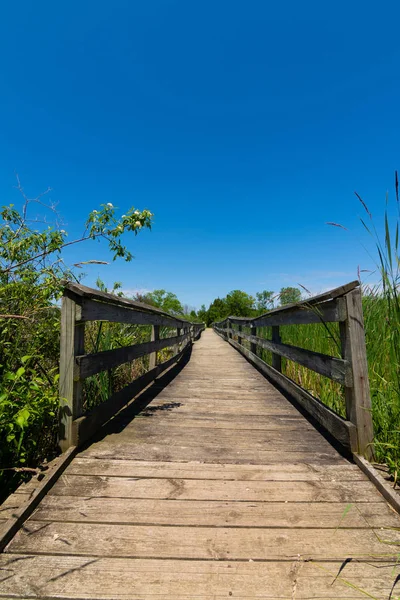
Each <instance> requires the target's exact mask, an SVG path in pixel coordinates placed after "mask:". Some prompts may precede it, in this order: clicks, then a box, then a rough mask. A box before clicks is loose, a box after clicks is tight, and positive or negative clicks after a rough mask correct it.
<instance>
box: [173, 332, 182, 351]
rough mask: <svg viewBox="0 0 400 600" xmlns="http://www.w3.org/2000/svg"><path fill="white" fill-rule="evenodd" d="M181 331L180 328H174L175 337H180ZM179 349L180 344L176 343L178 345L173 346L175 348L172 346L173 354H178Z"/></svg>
mask: <svg viewBox="0 0 400 600" xmlns="http://www.w3.org/2000/svg"><path fill="white" fill-rule="evenodd" d="M181 331H182V330H181V328H180V327H177V328H176V335H177V336H180V335H181ZM179 348H180V344H179V342H178V343H177V344H175V346H174V354H178V353H179Z"/></svg>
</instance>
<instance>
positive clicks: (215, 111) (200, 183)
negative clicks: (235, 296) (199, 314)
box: [0, 0, 400, 307]
mask: <svg viewBox="0 0 400 600" xmlns="http://www.w3.org/2000/svg"><path fill="white" fill-rule="evenodd" d="M399 22H400V5H399V3H398V2H392V1H390V0H389V1H388V2H384V3H380V4H378V3H377V2H372V1H363V2H361V1H354V0H352V1H350V2H349V1H348V0H347V1H346V2H344V1H341V0H339V1H335V2H330V3H328V2H322V1H321V0H318V1H314V0H313V1H307V0H305V1H304V2H299V1H298V0H290V1H282V2H271V1H267V0H259V1H251V0H250V1H249V0H248V1H246V2H243V1H241V2H238V1H235V0H229V1H220V0H213V1H212V2H211V1H208V0H203V2H196V3H195V2H188V1H187V0H185V1H184V0H180V1H170V0H163V1H161V0H159V1H155V0H146V1H141V2H139V1H136V0H114V1H113V2H111V1H110V0H108V1H107V2H104V1H102V0H96V1H89V0H80V1H79V2H76V1H73V0H69V1H68V2H65V1H64V2H54V0H52V1H45V0H41V1H40V2H34V1H33V0H32V1H26V0H25V1H24V0H20V1H18V2H3V3H2V6H1V18H0V56H1V89H0V92H1V93H0V114H1V128H0V135H1V144H0V152H1V156H0V191H1V202H0V203H1V204H5V203H8V202H18V195H17V193H16V191H15V190H14V189H13V185H14V183H15V179H14V173H15V172H18V173H19V176H20V178H21V181H22V184H23V185H24V187H25V190H26V192H27V193H28V194H29V195H30V196H34V195H36V194H37V193H39V192H41V191H43V190H44V189H46V188H47V187H48V186H50V187H51V188H52V189H53V191H52V193H51V198H52V200H53V201H57V202H58V203H59V210H60V212H61V213H62V214H63V216H64V220H65V229H67V230H68V231H69V233H70V236H71V237H72V236H73V235H76V234H78V233H79V232H81V230H82V223H83V222H84V220H85V217H86V215H87V213H88V212H89V211H90V210H92V209H94V208H96V207H98V205H99V204H100V203H103V202H112V203H113V204H115V205H117V206H119V207H120V208H121V212H124V211H126V210H127V208H128V207H129V206H131V205H135V207H137V208H140V209H141V208H149V209H150V210H151V211H152V212H154V214H155V219H154V227H153V231H152V232H151V233H144V234H143V235H140V236H138V237H137V238H135V239H132V242H129V246H130V248H131V250H132V251H133V253H134V255H135V256H136V259H135V260H134V261H133V262H131V263H128V264H125V263H122V262H118V263H113V264H111V265H110V266H104V267H98V266H96V267H94V266H91V267H88V268H87V269H86V272H87V274H88V275H87V278H86V279H85V282H86V283H87V285H92V284H93V282H94V281H95V279H96V277H97V275H100V276H101V277H102V278H103V280H104V281H105V282H106V283H107V284H108V285H111V284H112V282H113V281H114V280H121V281H122V282H123V287H124V288H125V289H129V290H134V289H154V288H166V289H167V290H170V291H173V292H175V293H176V294H177V295H178V296H179V298H180V299H181V300H182V301H183V302H185V303H188V304H191V305H195V306H197V307H199V306H200V304H201V303H203V302H204V303H208V302H210V301H211V300H212V299H213V298H214V297H216V296H224V295H225V294H226V293H227V292H229V291H230V290H232V289H238V288H239V289H243V290H245V291H247V292H249V293H253V294H254V293H255V292H256V291H258V290H262V289H272V290H275V291H277V290H279V288H280V287H281V286H286V285H296V284H297V283H302V284H303V285H305V286H307V287H309V288H310V289H311V290H312V291H315V292H317V291H320V290H322V289H326V288H329V287H331V286H335V285H337V284H340V283H344V282H346V281H348V280H351V279H354V278H356V274H357V266H358V265H361V267H362V268H367V267H370V266H371V261H370V259H369V258H368V255H367V254H366V252H365V250H364V249H363V247H362V245H361V242H362V241H366V242H367V244H369V245H370V246H371V244H370V243H369V242H368V240H367V238H366V237H365V236H364V235H363V234H362V232H361V228H360V226H359V225H358V216H359V215H360V214H362V207H361V206H360V205H359V203H358V201H357V199H356V198H355V196H354V193H353V192H354V190H357V191H358V192H359V193H360V194H361V195H362V196H363V198H364V199H365V201H366V202H367V204H368V206H369V208H370V210H371V212H372V213H373V214H374V216H376V218H377V220H378V221H379V218H380V217H381V216H382V213H383V210H384V203H385V192H386V190H388V189H389V191H390V192H391V193H392V191H393V178H394V175H393V174H394V170H395V169H396V168H399V167H400V156H399V147H400V136H399V118H400V108H399V97H400V94H399V92H400V44H399ZM392 199H393V193H392ZM326 221H336V222H338V223H342V224H344V225H347V226H348V227H349V228H350V229H351V230H352V231H351V232H345V231H343V230H340V229H336V228H333V227H329V226H327V225H325V222H326ZM105 256H106V252H105V248H103V247H102V246H98V245H95V244H93V245H92V246H90V245H87V246H86V247H85V248H79V249H78V248H76V249H75V250H74V252H73V253H70V255H69V258H71V260H79V259H81V260H82V259H86V260H87V259H90V258H92V259H93V258H96V259H99V258H104V257H105Z"/></svg>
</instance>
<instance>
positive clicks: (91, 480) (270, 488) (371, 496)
mask: <svg viewBox="0 0 400 600" xmlns="http://www.w3.org/2000/svg"><path fill="white" fill-rule="evenodd" d="M51 495H53V496H63V495H68V496H86V497H91V498H94V497H99V496H101V497H103V498H104V497H108V498H151V499H153V500H155V499H159V500H163V499H164V500H171V499H174V500H176V499H179V500H210V501H213V500H217V501H221V500H227V501H228V500H231V501H249V502H250V501H251V502H279V501H280V500H281V499H282V498H283V497H284V498H285V500H286V501H287V502H313V503H314V502H354V501H357V502H368V501H369V500H370V501H375V502H379V501H381V500H382V496H381V495H380V494H379V492H378V491H377V490H376V488H375V487H374V486H373V484H372V483H371V482H370V481H368V480H361V481H328V480H325V481H296V482H292V484H291V485H290V486H288V485H287V481H220V480H209V481H207V480H204V479H182V478H169V479H162V478H154V479H152V478H132V477H130V478H129V477H107V476H98V475H85V476H83V475H70V474H65V475H63V476H62V477H61V478H60V479H59V480H58V481H57V483H56V484H55V485H54V487H53V488H52V490H51Z"/></svg>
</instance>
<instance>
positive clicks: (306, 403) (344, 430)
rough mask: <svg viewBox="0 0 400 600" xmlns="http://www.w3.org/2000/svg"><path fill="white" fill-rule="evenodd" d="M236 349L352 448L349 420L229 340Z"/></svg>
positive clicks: (351, 431) (353, 443) (354, 434)
mask: <svg viewBox="0 0 400 600" xmlns="http://www.w3.org/2000/svg"><path fill="white" fill-rule="evenodd" d="M230 344H232V345H233V346H234V347H235V348H236V349H237V350H239V351H240V352H241V353H242V354H244V355H245V356H246V358H248V359H249V360H250V361H251V362H253V363H254V364H255V365H256V366H257V367H258V368H259V369H260V370H261V371H263V372H264V373H265V374H266V375H267V376H268V377H270V378H271V379H272V380H273V381H274V382H275V383H277V384H278V385H279V386H280V387H281V388H283V389H284V390H285V391H287V392H288V393H289V394H290V395H291V396H292V397H293V398H295V399H296V401H297V402H299V404H300V405H301V406H302V407H303V408H304V409H305V410H306V411H307V412H308V413H309V414H310V415H311V416H312V417H313V418H314V419H316V421H318V423H320V424H321V425H323V427H325V429H326V430H327V431H329V433H331V434H332V435H333V437H334V438H336V439H337V440H338V441H339V442H340V443H341V444H342V445H343V446H344V447H346V448H349V449H354V447H355V443H356V431H355V426H354V425H353V424H352V423H350V422H349V421H345V420H344V419H342V418H341V417H339V415H337V414H336V413H334V412H333V411H332V410H330V409H329V408H328V407H327V406H325V405H324V404H322V402H320V401H319V400H317V399H316V398H314V397H313V396H311V394H309V393H308V392H306V390H303V388H301V387H300V386H299V385H297V384H296V383H295V382H294V381H292V380H291V379H289V378H288V377H286V376H285V375H282V373H278V371H276V370H275V369H273V368H272V367H270V366H269V365H267V364H266V363H265V362H264V361H262V360H261V359H259V358H258V357H257V356H255V355H254V354H252V353H251V352H250V351H249V350H247V349H246V348H243V346H239V344H237V343H236V342H234V341H233V340H230Z"/></svg>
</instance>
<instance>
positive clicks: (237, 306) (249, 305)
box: [225, 290, 254, 317]
mask: <svg viewBox="0 0 400 600" xmlns="http://www.w3.org/2000/svg"><path fill="white" fill-rule="evenodd" d="M225 303H226V307H227V315H226V316H229V315H230V316H235V317H251V316H253V311H254V298H253V296H250V295H249V294H247V293H246V292H242V291H241V290H233V291H232V292H229V294H228V295H227V296H226V298H225Z"/></svg>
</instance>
